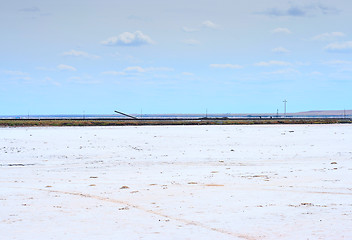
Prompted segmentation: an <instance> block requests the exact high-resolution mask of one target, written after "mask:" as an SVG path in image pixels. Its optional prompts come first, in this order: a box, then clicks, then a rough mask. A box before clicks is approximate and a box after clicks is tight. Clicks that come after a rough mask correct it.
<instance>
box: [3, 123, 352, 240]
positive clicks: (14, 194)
mask: <svg viewBox="0 0 352 240" xmlns="http://www.w3.org/2000/svg"><path fill="white" fill-rule="evenodd" d="M351 143H352V126H351V125H261V126H148V127H147V126H143V127H57V128H55V127H49V128H35V127H33V128H0V236H2V238H3V239H343V238H345V239H352V231H351V229H352V177H351V176H352V144H351Z"/></svg>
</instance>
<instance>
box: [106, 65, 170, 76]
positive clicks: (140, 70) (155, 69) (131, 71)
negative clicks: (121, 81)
mask: <svg viewBox="0 0 352 240" xmlns="http://www.w3.org/2000/svg"><path fill="white" fill-rule="evenodd" d="M173 70H174V69H172V68H167V67H147V68H143V67H141V66H131V67H126V68H125V69H124V70H123V71H106V72H102V74H105V75H115V76H118V75H119V76H125V75H129V74H130V75H131V74H139V73H147V72H165V71H173Z"/></svg>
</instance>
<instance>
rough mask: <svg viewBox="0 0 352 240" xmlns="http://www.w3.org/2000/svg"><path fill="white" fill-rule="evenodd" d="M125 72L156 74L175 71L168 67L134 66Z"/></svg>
mask: <svg viewBox="0 0 352 240" xmlns="http://www.w3.org/2000/svg"><path fill="white" fill-rule="evenodd" d="M123 71H124V72H139V73H143V72H155V71H173V69H172V68H167V67H148V68H143V67H140V66H132V67H127V68H125V69H124V70H123Z"/></svg>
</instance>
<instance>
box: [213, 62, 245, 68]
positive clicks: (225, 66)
mask: <svg viewBox="0 0 352 240" xmlns="http://www.w3.org/2000/svg"><path fill="white" fill-rule="evenodd" d="M209 66H210V67H211V68H232V69H240V68H243V66H241V65H237V64H230V63H225V64H210V65H209Z"/></svg>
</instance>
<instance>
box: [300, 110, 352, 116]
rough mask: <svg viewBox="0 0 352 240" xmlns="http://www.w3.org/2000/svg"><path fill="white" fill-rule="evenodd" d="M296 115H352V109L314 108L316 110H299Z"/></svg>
mask: <svg viewBox="0 0 352 240" xmlns="http://www.w3.org/2000/svg"><path fill="white" fill-rule="evenodd" d="M294 115H302V116H305V115H309V116H311V115H313V116H322V115H325V116H329V115H333V116H338V115H340V116H344V115H346V116H347V115H352V110H319V111H317V110H314V111H306V112H298V113H294Z"/></svg>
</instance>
